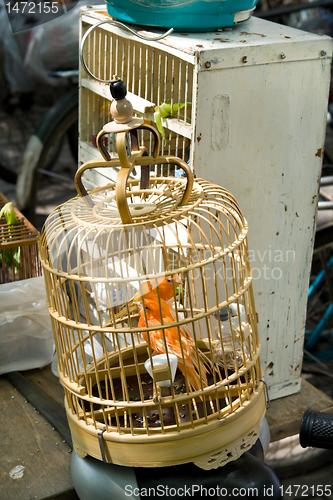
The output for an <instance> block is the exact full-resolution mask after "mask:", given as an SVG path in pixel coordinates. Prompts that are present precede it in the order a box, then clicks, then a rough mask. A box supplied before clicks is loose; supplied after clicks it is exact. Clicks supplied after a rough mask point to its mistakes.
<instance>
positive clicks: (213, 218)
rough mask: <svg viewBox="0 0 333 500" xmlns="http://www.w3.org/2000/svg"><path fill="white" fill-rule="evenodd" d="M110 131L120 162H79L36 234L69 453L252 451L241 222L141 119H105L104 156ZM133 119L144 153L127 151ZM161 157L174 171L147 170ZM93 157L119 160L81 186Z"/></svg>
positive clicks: (259, 407)
mask: <svg viewBox="0 0 333 500" xmlns="http://www.w3.org/2000/svg"><path fill="white" fill-rule="evenodd" d="M110 128H111V129H112V130H113V131H114V132H117V136H116V137H117V151H118V154H119V159H112V160H110V159H106V160H104V161H91V162H88V163H86V164H85V165H83V166H82V167H81V168H80V169H79V170H78V172H77V176H76V185H77V188H78V192H79V195H78V196H77V197H76V198H74V199H72V200H69V201H68V202H67V203H65V204H63V205H61V206H60V207H58V208H57V209H56V210H55V211H54V212H53V213H52V214H51V215H50V216H49V217H48V219H47V221H46V223H45V225H44V228H43V230H42V233H41V237H40V241H39V243H40V257H41V261H42V265H43V268H44V276H45V282H46V288H47V296H48V308H49V311H50V314H51V318H52V323H53V329H54V336H55V342H56V348H57V354H58V363H59V364H58V372H59V377H60V379H61V382H62V383H63V385H64V388H65V404H66V411H67V416H68V420H69V425H70V428H71V433H72V438H73V443H74V448H75V450H76V452H77V453H78V454H79V456H81V457H83V456H85V455H86V454H88V455H91V456H93V457H95V458H97V459H100V460H103V461H105V462H112V463H115V464H119V465H125V466H140V467H153V466H167V465H177V464H182V463H187V462H194V463H195V464H197V465H198V466H199V467H202V468H205V469H210V468H216V467H219V466H221V465H224V464H225V463H227V462H229V461H230V460H234V459H236V458H237V457H238V456H240V455H241V454H242V453H243V452H245V451H246V450H247V449H249V448H250V447H251V446H252V444H253V443H254V442H255V441H256V440H257V438H258V433H259V430H260V425H261V421H262V419H263V417H264V414H265V409H266V397H265V391H264V384H263V382H262V381H261V378H262V371H261V366H260V360H259V351H260V343H259V339H258V333H257V314H256V310H255V305H254V298H253V291H252V279H251V270H250V266H249V262H248V248H247V233H248V226H247V222H246V220H245V218H244V217H243V214H242V212H241V210H240V208H239V206H238V204H237V202H236V200H235V199H234V197H233V196H232V195H231V194H230V193H229V192H228V191H227V190H225V189H223V188H222V187H219V186H217V185H213V184H211V183H209V182H206V181H204V180H202V179H194V178H193V175H192V172H191V170H190V169H189V167H188V166H187V164H186V163H184V162H183V161H182V160H180V159H179V158H175V157H166V156H158V150H159V136H158V134H157V133H156V131H155V129H153V127H151V126H150V125H149V124H147V123H144V120H138V119H131V118H130V119H129V120H127V123H125V124H121V123H119V122H116V120H114V121H113V122H111V124H107V125H106V126H105V127H104V129H103V130H102V131H101V132H100V134H99V137H98V141H97V143H98V145H99V147H100V151H101V153H102V155H104V154H105V151H103V147H102V137H103V135H104V134H106V133H108V132H109V131H110ZM141 128H148V129H149V130H150V131H151V132H152V133H153V135H154V138H155V148H154V156H146V150H145V148H144V147H140V148H134V149H132V152H131V154H130V155H128V147H127V149H126V146H128V135H129V131H130V132H133V130H134V132H135V133H136V132H137V131H138V130H139V131H140V129H141ZM134 135H135V134H134ZM134 142H135V141H134ZM132 145H133V141H132ZM167 164H173V165H176V166H177V168H179V167H180V168H182V169H183V170H184V174H185V177H178V178H173V177H155V176H153V175H150V174H149V167H150V166H154V167H155V166H156V165H167ZM103 166H105V167H110V166H111V167H121V168H120V170H119V173H118V177H117V181H116V183H112V184H109V185H108V186H106V187H102V188H96V189H95V190H93V191H91V192H89V193H86V192H85V190H84V188H83V185H82V181H81V177H82V174H83V172H84V171H85V170H86V169H89V168H101V167H103ZM140 166H141V171H142V175H141V180H137V179H132V180H131V179H130V178H129V176H130V172H131V170H132V169H133V168H134V167H140ZM221 312H222V313H223V314H224V317H222V316H223V315H221ZM226 332H228V334H226Z"/></svg>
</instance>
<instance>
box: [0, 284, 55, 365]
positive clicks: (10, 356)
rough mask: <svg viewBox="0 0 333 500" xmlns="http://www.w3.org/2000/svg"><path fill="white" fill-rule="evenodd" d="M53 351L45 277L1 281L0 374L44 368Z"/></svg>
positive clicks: (49, 360)
mask: <svg viewBox="0 0 333 500" xmlns="http://www.w3.org/2000/svg"><path fill="white" fill-rule="evenodd" d="M53 354H54V339H53V333H52V327H51V320H50V315H49V312H48V310H47V308H46V292H45V285H44V278H43V277H42V276H41V277H38V278H30V279H27V280H21V281H14V282H12V283H5V284H2V285H0V374H2V373H8V372H11V371H15V370H31V369H33V368H41V367H43V366H45V365H47V364H49V363H50V362H51V360H52V357H53Z"/></svg>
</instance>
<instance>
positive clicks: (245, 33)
mask: <svg viewBox="0 0 333 500" xmlns="http://www.w3.org/2000/svg"><path fill="white" fill-rule="evenodd" d="M240 34H241V35H258V36H261V37H262V38H266V35H262V34H261V33H249V32H248V31H241V32H240Z"/></svg>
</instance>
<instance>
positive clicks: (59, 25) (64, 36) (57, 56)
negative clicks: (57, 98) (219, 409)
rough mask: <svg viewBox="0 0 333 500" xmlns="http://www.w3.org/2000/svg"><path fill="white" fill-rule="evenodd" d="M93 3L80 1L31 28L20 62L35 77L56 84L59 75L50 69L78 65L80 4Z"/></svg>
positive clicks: (37, 79) (56, 69)
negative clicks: (46, 21) (25, 49)
mask: <svg viewBox="0 0 333 500" xmlns="http://www.w3.org/2000/svg"><path fill="white" fill-rule="evenodd" d="M94 3H98V2H97V1H96V0H95V1H93V2H91V1H90V2H88V0H85V1H80V2H79V3H78V4H77V5H76V6H75V7H73V8H71V10H69V12H67V14H65V15H63V16H61V17H58V18H56V19H54V20H53V21H49V22H48V23H45V24H42V25H41V26H38V27H36V28H34V30H33V35H32V38H31V40H30V43H29V47H28V50H27V53H26V56H25V60H24V66H25V69H26V71H27V73H28V74H29V75H30V76H31V77H32V78H33V79H34V80H35V81H37V82H42V83H48V84H50V85H56V86H58V85H61V83H62V81H61V79H60V80H59V78H54V77H52V75H51V74H50V72H52V71H58V70H59V71H63V70H70V69H76V68H78V64H79V27H80V23H79V14H80V8H81V7H83V6H85V5H88V4H89V5H93V4H94ZM70 6H71V4H69V5H67V8H68V9H69V8H70Z"/></svg>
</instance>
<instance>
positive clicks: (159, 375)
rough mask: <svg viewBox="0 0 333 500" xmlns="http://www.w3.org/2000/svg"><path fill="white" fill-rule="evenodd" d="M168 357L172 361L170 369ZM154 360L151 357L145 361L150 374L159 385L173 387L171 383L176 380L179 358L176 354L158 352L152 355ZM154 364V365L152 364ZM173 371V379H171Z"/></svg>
mask: <svg viewBox="0 0 333 500" xmlns="http://www.w3.org/2000/svg"><path fill="white" fill-rule="evenodd" d="M168 358H169V363H170V370H169V364H168ZM152 362H153V363H151V360H150V359H147V361H145V369H146V370H147V372H148V373H149V375H150V376H151V377H152V378H153V379H154V380H155V381H156V385H158V387H171V384H172V383H173V381H174V380H175V375H176V371H177V364H178V358H177V356H175V355H174V354H169V355H168V356H167V355H166V354H158V355H157V356H153V357H152ZM152 364H153V366H152ZM170 371H171V379H170Z"/></svg>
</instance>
